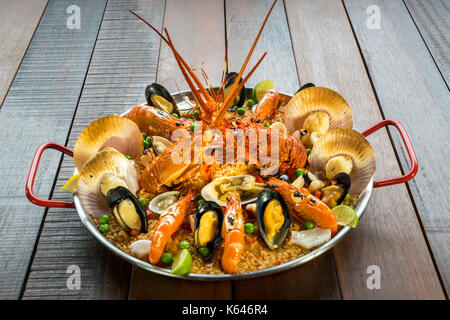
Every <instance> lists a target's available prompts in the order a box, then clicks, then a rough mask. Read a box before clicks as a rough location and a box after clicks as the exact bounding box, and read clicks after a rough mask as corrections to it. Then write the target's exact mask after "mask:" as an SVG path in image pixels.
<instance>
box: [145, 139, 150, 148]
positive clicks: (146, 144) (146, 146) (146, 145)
mask: <svg viewBox="0 0 450 320" xmlns="http://www.w3.org/2000/svg"><path fill="white" fill-rule="evenodd" d="M148 148H150V144H149V143H148V141H147V140H145V141H144V149H148Z"/></svg>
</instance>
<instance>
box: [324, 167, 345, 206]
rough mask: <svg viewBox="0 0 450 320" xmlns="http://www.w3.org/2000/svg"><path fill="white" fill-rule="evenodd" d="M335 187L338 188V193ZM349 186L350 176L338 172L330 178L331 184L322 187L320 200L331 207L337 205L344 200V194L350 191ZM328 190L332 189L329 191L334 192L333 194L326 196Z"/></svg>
mask: <svg viewBox="0 0 450 320" xmlns="http://www.w3.org/2000/svg"><path fill="white" fill-rule="evenodd" d="M336 187H337V188H339V189H338V193H336V191H335V188H336ZM350 187H351V180H350V176H349V175H348V174H346V173H344V172H341V173H338V174H337V175H335V176H334V177H333V179H331V186H328V187H326V188H323V189H322V201H324V202H325V203H326V204H327V205H328V206H331V207H333V206H335V205H339V204H341V203H342V202H343V201H344V199H345V196H346V195H347V194H348V192H349V191H350ZM333 189H334V190H333ZM330 190H333V191H331V192H334V196H333V197H330V198H328V197H327V193H328V192H330Z"/></svg>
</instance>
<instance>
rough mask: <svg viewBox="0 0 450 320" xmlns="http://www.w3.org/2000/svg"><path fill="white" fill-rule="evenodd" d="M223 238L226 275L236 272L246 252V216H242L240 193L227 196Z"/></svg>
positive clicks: (223, 264)
mask: <svg viewBox="0 0 450 320" xmlns="http://www.w3.org/2000/svg"><path fill="white" fill-rule="evenodd" d="M222 237H223V239H224V244H225V247H224V251H223V255H222V261H221V262H222V268H223V270H224V271H225V272H226V273H233V272H235V271H236V268H237V265H238V264H239V261H241V256H242V253H243V252H244V244H245V243H244V216H243V215H242V207H241V198H240V196H239V193H236V192H230V193H228V196H227V207H226V210H225V216H224V219H223V227H222Z"/></svg>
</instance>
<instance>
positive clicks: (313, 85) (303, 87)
mask: <svg viewBox="0 0 450 320" xmlns="http://www.w3.org/2000/svg"><path fill="white" fill-rule="evenodd" d="M315 86H316V85H315V84H314V83H310V82H309V83H306V84H304V85H302V86H301V87H300V89H298V90H297V92H296V93H298V92H300V91H302V90H304V89H306V88H311V87H315Z"/></svg>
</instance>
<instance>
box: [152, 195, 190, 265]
mask: <svg viewBox="0 0 450 320" xmlns="http://www.w3.org/2000/svg"><path fill="white" fill-rule="evenodd" d="M194 195H195V194H194V192H190V193H188V194H187V195H186V196H184V197H182V198H180V199H179V200H178V201H177V202H175V203H174V204H173V205H171V206H170V207H168V208H167V209H166V210H165V211H164V212H163V213H162V214H161V217H160V218H159V223H158V225H157V226H156V229H155V233H154V234H153V239H152V245H151V247H150V251H149V253H148V259H149V260H150V263H151V264H153V265H155V264H157V263H158V262H159V261H160V260H161V256H162V254H163V253H164V249H165V247H166V244H167V242H168V241H169V239H170V237H172V235H173V234H174V233H175V232H176V231H177V230H178V229H179V228H180V226H181V224H182V222H183V220H184V218H185V217H186V214H187V213H188V212H189V211H190V210H191V209H192V208H193V206H194V201H193V199H194Z"/></svg>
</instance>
